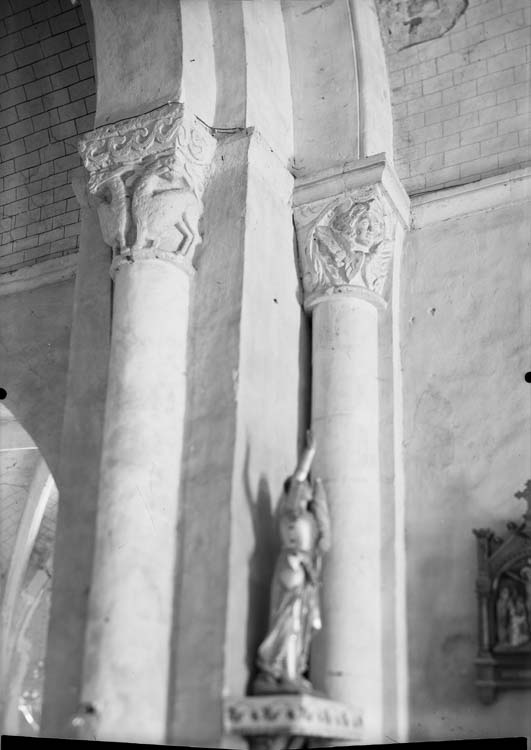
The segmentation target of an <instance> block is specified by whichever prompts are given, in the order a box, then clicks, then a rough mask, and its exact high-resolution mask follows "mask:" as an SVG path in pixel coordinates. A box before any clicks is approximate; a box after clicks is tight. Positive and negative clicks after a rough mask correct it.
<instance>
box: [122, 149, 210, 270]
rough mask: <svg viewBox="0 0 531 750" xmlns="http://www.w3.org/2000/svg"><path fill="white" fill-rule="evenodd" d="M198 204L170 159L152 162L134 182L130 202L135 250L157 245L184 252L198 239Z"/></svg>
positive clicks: (182, 172)
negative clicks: (149, 167) (153, 163)
mask: <svg viewBox="0 0 531 750" xmlns="http://www.w3.org/2000/svg"><path fill="white" fill-rule="evenodd" d="M200 213H201V204H200V201H199V199H198V198H197V196H196V195H195V193H194V192H193V190H192V186H191V185H190V181H189V180H188V178H187V177H186V175H185V174H184V171H183V170H182V168H181V169H175V165H174V164H173V162H167V161H166V162H164V163H162V164H161V163H159V164H157V165H154V167H153V168H151V169H150V170H149V171H148V173H147V174H145V175H144V176H143V177H141V178H140V179H139V181H138V183H137V186H136V189H135V191H134V194H133V198H132V203H131V214H132V217H133V221H134V224H135V226H136V239H135V242H134V245H133V246H132V248H131V253H132V255H133V256H134V253H135V251H140V250H142V249H145V248H148V247H153V246H157V247H159V248H160V249H161V250H165V251H166V252H175V253H176V252H178V253H180V254H181V255H187V254H188V252H189V251H190V249H191V248H192V247H193V246H194V245H195V244H196V242H197V241H198V240H199V234H198V229H197V226H198V222H199V216H200Z"/></svg>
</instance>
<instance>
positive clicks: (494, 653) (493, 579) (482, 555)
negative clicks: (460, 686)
mask: <svg viewBox="0 0 531 750" xmlns="http://www.w3.org/2000/svg"><path fill="white" fill-rule="evenodd" d="M515 497H517V498H523V499H525V500H526V502H527V512H526V513H525V514H524V521H523V523H519V524H517V523H514V522H509V523H508V524H507V529H508V531H509V534H508V535H507V537H506V538H505V539H502V538H500V537H498V536H496V535H495V534H494V533H493V532H492V531H491V530H490V529H474V534H475V535H476V539H477V550H478V577H477V582H476V590H477V595H478V636H479V648H478V656H477V658H476V662H475V663H476V687H477V690H478V695H479V699H480V700H481V702H482V703H485V704H489V703H492V702H493V701H494V699H495V697H496V692H497V690H501V689H508V688H531V479H530V480H528V481H527V483H526V488H525V490H524V491H523V492H516V493H515Z"/></svg>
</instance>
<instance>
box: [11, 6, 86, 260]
mask: <svg viewBox="0 0 531 750" xmlns="http://www.w3.org/2000/svg"><path fill="white" fill-rule="evenodd" d="M0 55H1V56H0V273H3V272H6V271H13V270H16V269H18V268H21V267H22V266H27V265H31V264H33V263H36V262H38V261H40V260H43V259H44V258H55V257H58V256H61V255H67V254H69V253H72V252H75V251H76V250H77V247H78V238H79V207H78V203H77V201H76V199H75V198H74V194H73V191H72V187H71V179H72V170H73V169H75V168H77V167H78V166H80V164H81V160H80V158H79V155H78V153H77V141H78V139H79V137H80V135H81V134H82V133H85V132H86V131H87V130H91V129H92V128H93V123H94V110H95V83H94V70H93V65H92V60H91V54H90V48H89V44H88V35H87V28H86V25H85V21H84V19H83V15H82V11H81V7H80V6H79V5H78V6H72V3H71V2H70V0H45V2H41V1H40V0H2V1H1V3H0Z"/></svg>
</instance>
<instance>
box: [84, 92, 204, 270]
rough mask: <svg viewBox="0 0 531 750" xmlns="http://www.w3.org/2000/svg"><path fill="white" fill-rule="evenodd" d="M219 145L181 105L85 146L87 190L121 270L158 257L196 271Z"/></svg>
mask: <svg viewBox="0 0 531 750" xmlns="http://www.w3.org/2000/svg"><path fill="white" fill-rule="evenodd" d="M215 145H216V141H215V139H214V138H213V137H212V136H211V135H210V133H209V132H208V129H207V128H206V126H204V125H203V124H202V123H200V122H199V121H198V120H197V119H196V118H194V117H191V116H189V115H188V114H187V113H185V111H184V108H183V105H182V104H178V103H173V104H167V105H165V106H164V107H160V108H159V109H157V110H155V111H153V112H149V113H147V114H146V115H142V116H140V117H136V118H132V119H130V120H126V121H123V122H120V123H117V124H115V125H109V126H106V127H102V128H98V129H97V130H95V131H93V132H92V133H89V134H88V135H86V136H85V137H84V138H83V139H82V140H81V142H80V146H79V150H80V153H81V157H82V159H83V162H84V165H85V167H86V169H87V170H88V172H89V180H88V189H89V191H90V193H91V194H92V195H93V196H94V200H95V204H96V208H97V211H98V216H99V220H100V226H101V230H102V235H103V239H104V241H105V242H106V243H107V244H108V245H110V247H111V248H112V250H113V266H114V267H116V266H118V265H119V264H120V263H121V262H123V261H134V260H137V259H141V258H155V257H157V258H164V259H167V260H173V261H176V262H178V263H179V264H181V265H183V266H184V267H185V268H188V269H189V270H191V268H192V266H191V257H192V254H193V250H194V249H195V247H196V246H197V244H198V243H199V241H200V236H199V219H200V216H201V213H202V210H203V206H202V195H203V191H204V188H205V183H206V179H207V176H208V169H209V165H210V162H211V160H212V157H213V154H214V150H215Z"/></svg>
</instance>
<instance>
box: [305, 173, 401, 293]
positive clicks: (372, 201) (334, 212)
mask: <svg viewBox="0 0 531 750" xmlns="http://www.w3.org/2000/svg"><path fill="white" fill-rule="evenodd" d="M310 211H311V209H310ZM393 238H394V220H393V217H392V215H391V212H390V211H389V210H388V207H387V206H386V203H385V200H384V199H383V197H382V195H381V194H380V191H378V189H377V188H376V187H370V188H364V189H362V190H359V191H357V192H356V193H352V194H351V195H347V196H343V197H342V198H341V199H340V200H339V201H336V202H334V204H333V205H332V206H331V207H329V208H327V209H325V210H321V212H320V214H319V215H318V216H317V218H316V219H314V222H313V225H310V229H309V232H308V234H307V240H306V242H305V247H304V248H303V254H302V262H303V282H304V288H305V292H306V295H310V296H311V295H315V294H331V293H334V292H335V291H337V290H344V289H348V288H352V289H353V288H355V287H362V288H364V289H368V290H370V291H371V292H375V293H376V294H382V292H383V287H384V284H385V281H386V278H387V275H388V271H389V267H390V264H391V258H392V242H393Z"/></svg>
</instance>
